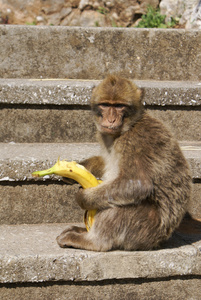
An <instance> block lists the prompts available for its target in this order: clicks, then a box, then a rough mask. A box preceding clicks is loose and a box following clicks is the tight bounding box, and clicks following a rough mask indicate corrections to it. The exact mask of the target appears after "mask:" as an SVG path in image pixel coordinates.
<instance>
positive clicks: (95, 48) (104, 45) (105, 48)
mask: <svg viewBox="0 0 201 300" xmlns="http://www.w3.org/2000/svg"><path fill="white" fill-rule="evenodd" d="M0 39H1V43H0V53H1V57H0V77H1V78H76V79H77V78H80V79H101V78H103V77H104V76H105V75H106V74H108V73H109V72H119V73H121V74H122V75H124V76H126V77H131V78H135V79H141V80H144V79H145V80H147V79H151V80H195V81H198V80H200V79H201V74H200V69H201V61H200V53H201V32H200V30H182V29H169V30H166V29H138V28H80V27H62V26H19V25H17V26H15V25H9V26H6V25H1V26H0Z"/></svg>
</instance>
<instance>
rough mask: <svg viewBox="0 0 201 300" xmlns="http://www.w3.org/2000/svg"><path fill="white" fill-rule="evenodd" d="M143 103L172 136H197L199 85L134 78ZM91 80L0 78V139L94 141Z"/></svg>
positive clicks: (200, 118) (200, 112) (199, 135)
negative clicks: (161, 121) (166, 127)
mask: <svg viewBox="0 0 201 300" xmlns="http://www.w3.org/2000/svg"><path fill="white" fill-rule="evenodd" d="M135 82H136V83H137V85H139V86H140V87H142V88H143V90H144V99H143V101H144V104H145V107H146V108H147V110H148V111H150V112H151V114H152V115H153V116H155V117H157V118H159V119H161V120H163V121H164V122H165V123H166V124H167V125H168V126H169V127H170V129H171V130H172V131H173V132H174V134H175V136H176V138H177V139H178V140H183V141H186V140H189V141H191V140H195V141H196V140H197V141H200V140H201V133H200V132H201V131H200V128H201V110H200V107H201V84H200V83H199V82H182V81H163V82H161V81H149V80H143V81H142V80H141V81H140V80H135ZM98 83H99V81H97V80H57V79H48V80H36V79H0V119H1V132H0V142H11V141H14V142H16V143H26V142H28V143H54V142H57V143H62V142H67V143H73V142H94V141H95V126H94V124H93V120H92V117H91V112H90V108H89V99H90V95H91V92H92V89H93V87H94V86H95V85H97V84H98Z"/></svg>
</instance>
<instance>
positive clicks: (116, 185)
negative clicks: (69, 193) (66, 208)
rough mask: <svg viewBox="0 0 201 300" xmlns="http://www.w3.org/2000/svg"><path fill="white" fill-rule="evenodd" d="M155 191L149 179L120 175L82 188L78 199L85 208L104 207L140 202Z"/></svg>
mask: <svg viewBox="0 0 201 300" xmlns="http://www.w3.org/2000/svg"><path fill="white" fill-rule="evenodd" d="M152 192H153V185H152V183H151V182H149V181H148V180H147V179H142V178H141V179H140V178H138V179H127V178H121V177H118V178H117V179H115V180H114V181H112V182H111V181H110V182H103V183H102V184H100V185H98V186H97V187H93V188H89V189H85V190H80V191H79V193H78V194H77V197H76V200H77V202H78V204H79V205H80V207H81V208H83V209H104V208H109V207H113V206H123V205H130V204H139V203H140V202H141V201H142V200H143V199H146V198H147V197H148V196H150V195H151V193H152Z"/></svg>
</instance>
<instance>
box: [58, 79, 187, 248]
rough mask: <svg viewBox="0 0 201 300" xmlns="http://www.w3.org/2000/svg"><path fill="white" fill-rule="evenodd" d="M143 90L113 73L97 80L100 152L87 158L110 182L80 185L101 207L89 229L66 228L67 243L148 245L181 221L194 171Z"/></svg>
mask: <svg viewBox="0 0 201 300" xmlns="http://www.w3.org/2000/svg"><path fill="white" fill-rule="evenodd" d="M140 98H141V92H140V90H139V89H138V88H137V87H136V86H135V84H133V83H132V82H131V81H129V80H127V79H122V78H120V77H117V76H113V75H110V76H108V77H107V78H106V79H105V80H104V81H103V82H102V83H101V84H100V85H99V86H98V87H96V88H95V90H94V92H93V94H92V99H91V105H92V111H93V113H94V117H95V122H96V126H97V128H98V137H99V141H100V144H101V146H102V155H101V156H100V157H92V158H91V159H88V160H86V161H84V162H83V165H85V166H86V167H87V168H88V169H89V170H90V171H91V172H92V173H93V174H94V175H96V176H98V177H102V178H103V180H104V182H103V183H102V184H100V185H99V186H97V187H93V188H90V189H86V190H81V191H80V192H79V193H78V195H77V202H78V204H79V205H80V207H81V208H83V209H85V210H89V209H97V210H98V213H97V214H96V216H95V222H94V225H93V226H92V228H91V230H90V231H89V232H88V233H87V232H86V230H85V229H78V228H77V229H75V228H72V227H69V228H68V229H67V230H66V231H65V232H63V233H62V234H61V235H60V236H59V237H58V238H57V241H58V244H59V245H60V246H61V247H75V248H82V249H87V250H95V251H108V250H112V249H122V250H148V249H153V248H155V247H157V246H158V245H159V244H160V242H162V241H164V240H166V239H168V238H169V237H170V235H171V234H172V232H173V231H174V229H175V228H176V227H177V226H178V225H179V224H180V222H181V220H182V218H183V216H184V214H185V212H186V208H187V204H188V202H189V200H190V195H191V173H190V171H189V167H188V165H187V162H186V160H185V158H184V156H183V154H182V152H181V150H180V148H179V146H178V143H177V142H176V140H175V139H174V138H173V136H172V135H171V133H170V132H169V131H168V130H167V129H166V127H165V126H164V125H163V124H162V123H161V122H160V121H158V120H156V119H154V118H152V117H151V116H150V115H149V114H147V113H146V112H145V111H144V109H143V107H142V105H141V99H140ZM103 103H104V105H103V106H102V104H103ZM118 104H120V108H121V109H120V110H119V111H118V108H119V106H118ZM108 107H109V108H110V107H111V110H110V113H109V114H108V113H107V112H108ZM116 107H117V109H116ZM105 109H106V110H105ZM104 114H105V115H106V118H108V124H109V123H110V118H111V114H112V121H113V123H114V122H116V123H117V125H116V126H115V128H114V130H113V128H112V127H111V126H110V124H109V128H107V126H106V127H105V124H106V123H107V120H106V121H105V120H104ZM108 116H109V117H108ZM105 122H106V123H105ZM102 124H104V125H103V126H102ZM117 128H118V129H117Z"/></svg>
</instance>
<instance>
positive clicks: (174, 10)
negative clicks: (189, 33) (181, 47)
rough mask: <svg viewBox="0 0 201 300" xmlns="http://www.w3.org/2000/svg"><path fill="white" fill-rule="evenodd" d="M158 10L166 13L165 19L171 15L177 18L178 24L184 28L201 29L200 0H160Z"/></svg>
mask: <svg viewBox="0 0 201 300" xmlns="http://www.w3.org/2000/svg"><path fill="white" fill-rule="evenodd" d="M160 12H161V14H163V15H166V21H167V22H169V21H171V17H173V18H175V19H177V18H179V19H180V20H179V24H180V25H185V28H186V29H191V28H197V29H201V1H200V0H162V1H161V3H160Z"/></svg>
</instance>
